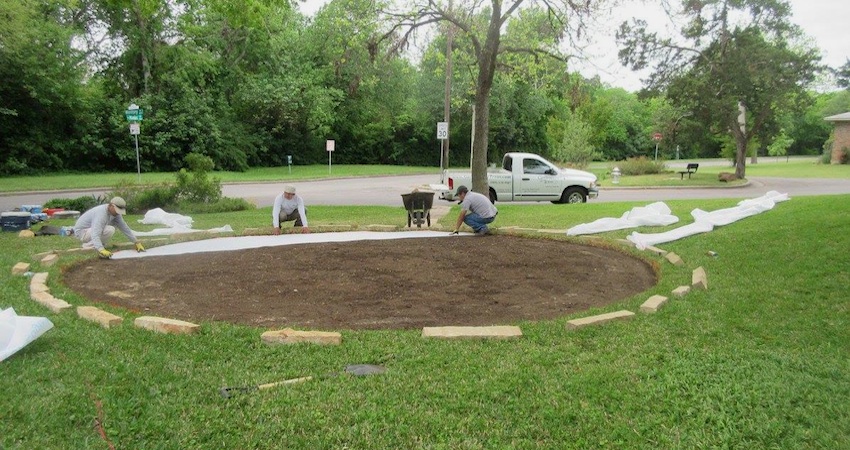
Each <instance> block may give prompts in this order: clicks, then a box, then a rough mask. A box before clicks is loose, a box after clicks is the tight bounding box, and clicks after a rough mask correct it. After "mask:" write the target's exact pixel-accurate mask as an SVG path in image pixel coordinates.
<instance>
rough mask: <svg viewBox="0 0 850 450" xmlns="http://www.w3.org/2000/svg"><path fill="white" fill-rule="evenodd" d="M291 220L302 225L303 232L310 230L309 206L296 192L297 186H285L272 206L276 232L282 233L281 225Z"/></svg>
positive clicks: (297, 225)
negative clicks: (308, 223)
mask: <svg viewBox="0 0 850 450" xmlns="http://www.w3.org/2000/svg"><path fill="white" fill-rule="evenodd" d="M290 220H294V221H295V225H294V226H296V227H301V232H302V233H309V232H310V227H309V226H308V225H307V208H305V207H304V200H302V199H301V197H300V196H299V195H297V194H295V186H286V187H284V188H283V193H282V194H280V195H278V196H277V197H275V199H274V207H273V208H272V226H273V227H274V234H280V225H281V224H282V223H283V222H287V221H290Z"/></svg>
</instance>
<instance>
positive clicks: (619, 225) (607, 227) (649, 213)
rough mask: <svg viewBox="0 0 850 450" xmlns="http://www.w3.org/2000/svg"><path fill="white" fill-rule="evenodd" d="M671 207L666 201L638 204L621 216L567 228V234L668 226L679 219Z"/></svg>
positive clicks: (575, 234)
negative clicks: (672, 212) (673, 213)
mask: <svg viewBox="0 0 850 450" xmlns="http://www.w3.org/2000/svg"><path fill="white" fill-rule="evenodd" d="M670 212H671V211H670V208H669V207H668V206H667V205H666V204H665V203H664V202H655V203H650V204H649V205H646V206H636V207H634V208H632V209H631V211H626V212H624V213H623V215H622V216H620V217H619V218H614V217H603V218H602V219H599V220H595V221H593V222H590V223H583V224H580V225H576V226H574V227H572V228H570V229H569V230H567V235H569V236H578V235H580V234H594V233H603V232H606V231H614V230H622V229H625V228H637V227H646V226H666V225H672V224H674V223H676V222H678V221H679V218H678V217H676V216H674V215H672V214H670Z"/></svg>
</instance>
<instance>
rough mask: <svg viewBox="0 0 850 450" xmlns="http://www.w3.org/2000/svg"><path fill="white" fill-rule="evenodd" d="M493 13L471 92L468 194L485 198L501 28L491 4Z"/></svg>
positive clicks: (495, 3)
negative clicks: (472, 114) (472, 118)
mask: <svg viewBox="0 0 850 450" xmlns="http://www.w3.org/2000/svg"><path fill="white" fill-rule="evenodd" d="M492 5H493V12H492V17H491V18H490V28H489V29H488V30H487V40H486V41H485V42H484V48H482V49H481V54H480V55H478V83H477V87H476V90H475V112H476V114H475V137H474V139H475V141H474V143H473V146H472V190H473V191H475V192H478V193H480V194H484V195H487V196H489V194H490V187H489V185H488V183H487V145H488V135H489V133H490V89H491V88H492V87H493V76H494V75H495V74H496V56H497V54H498V52H499V39H500V34H499V33H500V28H501V20H500V17H501V14H502V10H501V3H500V2H499V1H496V0H494V1H493V2H492Z"/></svg>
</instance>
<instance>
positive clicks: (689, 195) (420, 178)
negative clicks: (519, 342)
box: [0, 172, 850, 211]
mask: <svg viewBox="0 0 850 450" xmlns="http://www.w3.org/2000/svg"><path fill="white" fill-rule="evenodd" d="M438 182H439V174H437V173H436V172H435V173H434V174H433V175H407V176H390V177H372V178H346V179H335V180H319V181H301V182H297V183H293V184H294V185H295V186H296V187H297V189H298V193H299V194H300V195H301V196H302V197H303V198H304V201H305V202H306V203H307V204H308V205H381V206H402V202H401V194H404V193H408V192H410V191H412V190H413V189H414V188H416V187H419V186H423V185H427V184H431V183H438ZM285 184H286V183H250V184H226V185H224V186H223V187H222V191H223V194H224V196H226V197H234V198H245V199H248V200H250V201H252V202H254V203H255V204H256V205H257V206H259V207H266V206H271V205H272V203H273V202H274V198H275V196H276V195H278V194H279V193H281V192H283V187H284V186H285ZM768 191H778V192H780V193H787V194H789V195H790V196H791V197H795V196H809V195H837V194H850V180H843V179H814V178H769V177H752V178H750V182H749V184H748V185H746V186H742V187H729V188H724V187H717V188H681V187H678V188H613V187H608V186H606V187H602V188H601V189H600V193H599V197H598V198H597V199H593V200H590V201H591V202H620V201H646V202H655V201H664V200H677V199H700V198H741V199H743V198H755V197H759V196H762V195H764V194H765V193H767V192H768ZM103 193H104V191H103V190H87V191H63V192H56V191H51V192H31V193H9V194H2V195H0V211H9V210H12V209H14V208H17V207H20V206H21V205H30V204H35V205H39V204H44V203H45V202H47V201H48V200H50V199H53V198H59V197H68V198H73V197H78V196H82V195H92V194H95V195H99V194H103ZM437 204H445V205H449V204H450V203H449V202H446V201H435V205H437ZM562 207H563V206H562ZM566 207H569V206H566Z"/></svg>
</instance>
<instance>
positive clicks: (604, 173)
mask: <svg viewBox="0 0 850 450" xmlns="http://www.w3.org/2000/svg"><path fill="white" fill-rule="evenodd" d="M706 161H710V160H705V161H702V162H703V163H702V164H700V166H699V169H697V171H696V173H694V174H692V175H691V177H690V178H688V176H687V175H685V176H684V178H683V177H682V176H681V175H680V174H679V173H678V171H680V170H684V169H682V168H670V169H669V171H668V172H666V173H661V174H653V175H639V176H621V177H620V182H619V183H618V185H615V184H614V183H613V178H612V177H611V173H610V172H611V164H610V163H608V164H607V165H602V166H600V165H599V164H598V163H597V164H595V165H593V166H591V169H590V171H591V172H593V173H594V174H596V176H597V177H599V183H600V185H602V186H606V187H614V186H619V187H650V186H665V187H685V186H687V187H694V186H701V187H702V186H730V185H736V184H743V183H744V182H745V181H743V180H737V181H734V182H731V183H726V182H721V181H718V179H717V174H718V173H720V172H732V173H734V172H735V168H734V167H730V166H729V165H728V164H721V165H706V164H704V162H706ZM713 161H714V162H716V161H717V160H713ZM696 162H700V161H696ZM747 162H748V164H747V169H746V174H747V177H781V178H842V179H850V165H847V164H843V165H831V164H819V163H817V162H816V161H814V160H812V161H795V160H791V161H790V162H786V161H785V159H784V158H781V159H777V158H773V157H761V158H759V163H758V164H749V160H748V161H747Z"/></svg>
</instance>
